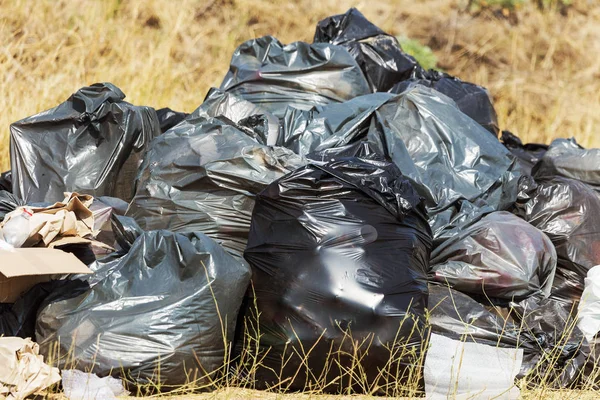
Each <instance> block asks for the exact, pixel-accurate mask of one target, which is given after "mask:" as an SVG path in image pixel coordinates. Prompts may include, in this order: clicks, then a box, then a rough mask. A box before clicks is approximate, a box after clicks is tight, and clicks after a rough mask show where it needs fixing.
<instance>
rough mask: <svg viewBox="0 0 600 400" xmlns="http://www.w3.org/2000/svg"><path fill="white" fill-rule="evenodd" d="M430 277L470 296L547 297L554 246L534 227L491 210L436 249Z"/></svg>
mask: <svg viewBox="0 0 600 400" xmlns="http://www.w3.org/2000/svg"><path fill="white" fill-rule="evenodd" d="M430 265H431V266H432V267H431V275H432V279H434V280H435V281H438V282H441V283H448V284H449V285H450V286H451V287H453V288H454V289H457V290H460V291H462V292H466V293H471V294H475V295H481V296H487V297H490V298H498V299H504V300H515V301H519V300H522V299H525V298H528V297H535V298H538V299H542V298H546V297H548V296H549V295H550V291H551V289H552V282H553V281H554V274H555V272H556V250H555V249H554V245H553V244H552V242H551V241H550V239H549V238H548V237H547V236H546V235H545V234H544V233H543V232H541V231H540V230H538V229H536V228H535V227H533V226H532V225H530V224H529V223H527V222H525V221H523V220H522V219H520V218H518V217H517V216H515V215H513V214H511V213H509V212H505V211H500V212H494V213H491V214H489V215H487V216H485V217H483V218H482V219H481V220H480V221H479V222H476V223H474V224H473V225H471V226H469V227H468V228H466V229H464V230H461V232H458V233H457V234H456V235H455V236H454V237H452V238H450V239H448V240H446V241H445V242H443V243H442V244H441V245H440V246H438V247H436V248H435V249H434V251H433V253H432V255H431V262H430Z"/></svg>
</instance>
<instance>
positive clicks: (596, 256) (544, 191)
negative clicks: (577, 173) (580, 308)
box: [515, 177, 600, 303]
mask: <svg viewBox="0 0 600 400" xmlns="http://www.w3.org/2000/svg"><path fill="white" fill-rule="evenodd" d="M515 212H516V213H517V214H518V215H519V216H521V217H523V218H524V219H525V220H526V221H528V222H529V223H530V224H532V225H533V226H535V227H536V228H538V229H539V230H541V231H542V232H544V233H545V234H546V235H548V237H549V238H550V240H552V243H553V244H554V247H555V248H556V254H557V256H558V262H557V269H556V276H555V279H554V283H553V285H552V297H554V298H556V299H560V300H562V301H565V302H568V303H572V302H574V301H577V300H578V299H579V298H580V297H581V294H582V292H583V289H584V279H585V277H586V275H587V272H588V270H589V269H591V268H592V267H594V266H595V265H598V264H600V195H599V194H598V193H597V192H595V191H594V189H593V188H592V187H591V186H589V185H586V184H585V183H582V182H579V181H576V180H573V179H568V178H562V177H555V178H552V179H542V180H538V182H537V185H534V186H532V187H530V188H529V189H527V190H526V191H525V192H524V193H523V197H522V198H521V199H519V202H518V203H517V210H516V211H515Z"/></svg>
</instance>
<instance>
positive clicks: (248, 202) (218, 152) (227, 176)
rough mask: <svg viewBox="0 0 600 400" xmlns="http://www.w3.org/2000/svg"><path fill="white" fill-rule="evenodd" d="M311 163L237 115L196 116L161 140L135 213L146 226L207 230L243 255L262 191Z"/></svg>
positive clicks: (141, 182)
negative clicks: (266, 139) (269, 141)
mask: <svg viewBox="0 0 600 400" xmlns="http://www.w3.org/2000/svg"><path fill="white" fill-rule="evenodd" d="M304 164H305V161H304V159H303V158H302V157H300V156H298V155H296V154H294V153H293V152H292V151H290V150H288V149H285V148H281V147H268V146H266V145H264V144H261V143H259V142H258V141H257V139H256V138H254V137H252V136H250V135H249V134H248V133H247V132H245V131H244V130H242V128H241V127H240V126H238V125H236V124H234V123H232V122H231V121H229V120H226V119H224V118H223V119H217V118H214V119H213V118H209V119H205V118H202V117H197V118H193V117H192V116H190V117H189V118H188V119H187V120H185V121H183V122H181V123H180V124H179V125H177V126H176V127H174V128H172V129H171V130H170V131H168V132H167V133H165V134H163V135H161V136H160V137H159V138H157V139H156V140H155V141H154V142H153V144H152V147H151V149H150V150H149V152H148V154H147V156H146V159H145V160H144V163H143V165H142V167H141V168H140V176H139V179H138V182H137V192H136V194H135V197H134V199H133V200H132V202H131V204H130V207H129V209H128V211H127V215H128V216H131V217H133V218H135V219H136V221H137V222H138V223H139V224H140V226H141V227H142V228H143V229H145V230H155V229H168V230H171V231H176V232H193V231H199V232H203V233H205V234H206V235H208V236H210V237H211V238H213V239H215V240H216V241H217V242H219V243H220V244H222V245H223V246H224V247H225V248H226V250H228V251H230V252H231V253H232V254H234V255H235V256H237V257H239V258H240V259H241V257H242V253H243V251H244V249H245V248H246V241H247V237H248V231H249V230H250V218H251V215H252V208H253V207H254V197H255V196H256V194H258V193H259V192H260V191H261V190H262V189H264V188H265V187H266V186H267V185H268V184H270V183H271V182H273V181H274V180H276V179H278V178H280V177H282V176H283V175H285V174H287V173H288V172H291V171H293V170H294V169H296V168H298V167H300V166H302V165H304Z"/></svg>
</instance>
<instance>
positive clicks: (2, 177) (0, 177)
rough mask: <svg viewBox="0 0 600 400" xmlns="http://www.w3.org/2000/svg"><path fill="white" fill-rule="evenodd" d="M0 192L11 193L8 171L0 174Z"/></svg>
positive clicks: (10, 176) (10, 179) (10, 173)
mask: <svg viewBox="0 0 600 400" xmlns="http://www.w3.org/2000/svg"><path fill="white" fill-rule="evenodd" d="M0 190H4V191H7V192H11V193H12V172H11V171H10V170H9V171H6V172H3V173H2V174H0Z"/></svg>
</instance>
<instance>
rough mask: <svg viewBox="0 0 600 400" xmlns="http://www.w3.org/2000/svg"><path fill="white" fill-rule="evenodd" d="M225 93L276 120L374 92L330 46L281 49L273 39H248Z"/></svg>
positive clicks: (226, 82)
mask: <svg viewBox="0 0 600 400" xmlns="http://www.w3.org/2000/svg"><path fill="white" fill-rule="evenodd" d="M221 90H224V91H227V92H229V93H234V94H237V95H239V96H241V97H242V98H243V99H245V100H247V101H249V102H251V103H254V104H257V105H260V106H261V107H263V108H264V109H265V110H266V111H268V112H270V113H272V114H274V115H275V116H276V117H281V116H283V113H284V112H285V109H286V107H288V106H292V107H295V108H300V109H310V108H311V107H313V106H315V105H318V104H329V103H340V102H343V101H346V100H349V99H351V98H353V97H356V96H360V95H363V94H368V93H371V90H370V88H369V83H368V82H367V80H366V79H365V77H364V75H363V73H362V71H361V70H360V68H359V66H358V64H357V63H356V61H355V60H354V58H353V57H352V56H351V55H350V53H348V51H347V50H346V49H345V48H343V47H341V46H334V45H331V44H327V43H315V44H309V43H304V42H294V43H291V44H288V45H283V44H281V42H279V41H278V40H277V39H275V38H274V37H272V36H264V37H261V38H258V39H253V40H249V41H247V42H245V43H243V44H242V45H241V46H240V47H238V48H237V49H236V50H235V52H234V53H233V57H232V59H231V66H230V68H229V72H228V73H227V75H226V76H225V78H224V80H223V83H221ZM235 122H237V121H235Z"/></svg>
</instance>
